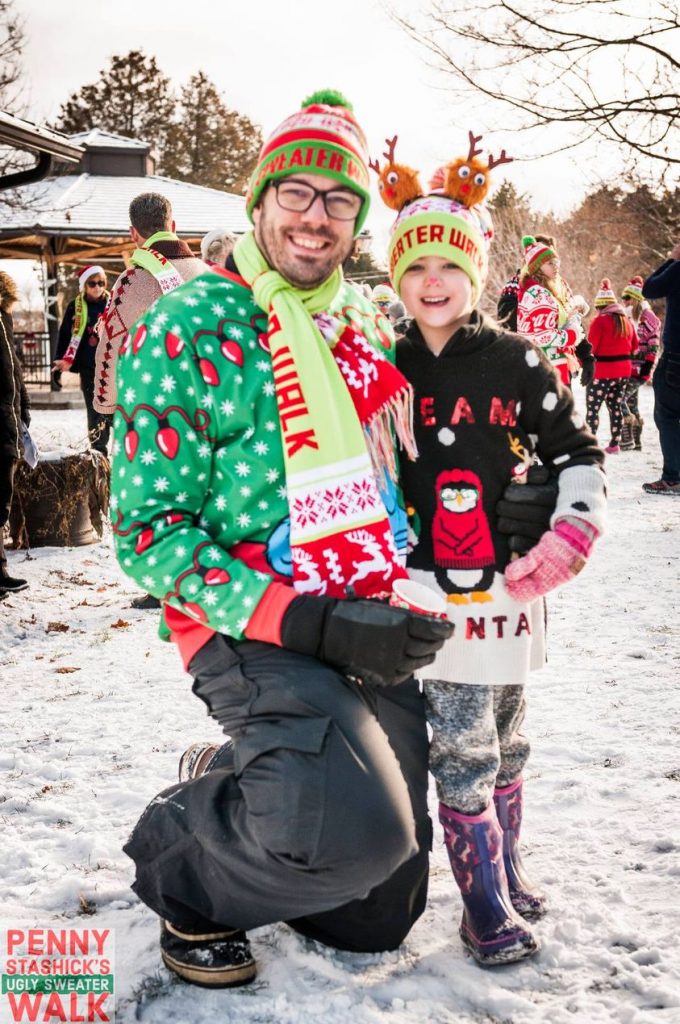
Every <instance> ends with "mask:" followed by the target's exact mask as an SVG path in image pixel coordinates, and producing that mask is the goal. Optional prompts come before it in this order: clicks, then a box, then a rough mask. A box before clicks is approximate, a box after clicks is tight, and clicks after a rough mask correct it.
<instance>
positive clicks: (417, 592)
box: [390, 579, 449, 619]
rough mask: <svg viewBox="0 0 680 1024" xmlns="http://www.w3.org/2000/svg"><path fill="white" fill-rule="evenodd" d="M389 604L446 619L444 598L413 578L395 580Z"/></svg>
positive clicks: (446, 612) (419, 613)
mask: <svg viewBox="0 0 680 1024" xmlns="http://www.w3.org/2000/svg"><path fill="white" fill-rule="evenodd" d="M390 604H391V605H392V606H393V607H394V608H408V610H409V611H411V612H417V613H418V615H430V616H432V617H434V618H435V619H448V617H449V616H448V611H447V604H446V598H445V597H444V596H443V595H442V594H438V593H437V591H436V590H432V589H431V588H430V587H426V586H425V584H424V583H416V581H415V580H408V579H406V580H395V582H394V583H393V584H392V596H391V597H390Z"/></svg>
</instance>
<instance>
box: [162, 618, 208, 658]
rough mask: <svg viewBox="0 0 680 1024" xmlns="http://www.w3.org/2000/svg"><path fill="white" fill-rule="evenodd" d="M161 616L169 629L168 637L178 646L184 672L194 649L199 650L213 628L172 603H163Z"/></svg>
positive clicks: (194, 651)
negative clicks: (174, 606) (186, 613)
mask: <svg viewBox="0 0 680 1024" xmlns="http://www.w3.org/2000/svg"><path fill="white" fill-rule="evenodd" d="M163 616H164V618H165V624H166V626H167V627H168V629H169V630H170V639H171V640H172V642H173V643H175V644H177V646H178V647H179V653H180V656H181V658H182V664H183V665H184V669H185V671H186V672H188V671H189V662H190V661H191V659H192V658H193V656H194V654H196V651H199V650H200V649H201V647H203V645H204V644H207V642H208V640H209V639H210V637H211V636H214V635H215V630H214V629H210V627H209V626H204V625H203V623H202V622H197V621H196V619H193V618H191V616H190V615H185V614H184V612H181V611H179V609H177V608H173V607H172V605H169V604H165V605H163Z"/></svg>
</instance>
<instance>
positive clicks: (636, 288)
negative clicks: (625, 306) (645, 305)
mask: <svg viewBox="0 0 680 1024" xmlns="http://www.w3.org/2000/svg"><path fill="white" fill-rule="evenodd" d="M643 284H644V281H643V280H642V278H641V277H631V279H630V281H629V282H628V284H627V285H626V287H625V288H624V289H623V291H622V292H621V298H622V299H633V300H634V301H635V302H643V301H644V295H643V294H642V285H643Z"/></svg>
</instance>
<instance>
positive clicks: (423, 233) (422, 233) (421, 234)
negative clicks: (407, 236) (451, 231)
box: [416, 224, 427, 245]
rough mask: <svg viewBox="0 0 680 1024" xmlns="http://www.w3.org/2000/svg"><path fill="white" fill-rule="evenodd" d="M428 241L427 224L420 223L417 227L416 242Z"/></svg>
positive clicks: (421, 243)
mask: <svg viewBox="0 0 680 1024" xmlns="http://www.w3.org/2000/svg"><path fill="white" fill-rule="evenodd" d="M426 242H427V224H419V225H418V227H417V228H416V244H417V245H425V243H426Z"/></svg>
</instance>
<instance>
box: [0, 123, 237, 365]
mask: <svg viewBox="0 0 680 1024" xmlns="http://www.w3.org/2000/svg"><path fill="white" fill-rule="evenodd" d="M67 141H68V143H69V144H70V146H71V150H72V152H75V153H76V154H77V153H78V152H80V154H81V155H80V159H79V162H78V164H77V167H76V168H75V169H74V168H73V164H70V165H67V164H61V165H60V164H59V163H58V162H57V163H56V172H57V173H56V174H54V175H53V176H50V177H46V178H43V180H41V181H35V182H31V183H29V184H24V185H19V187H18V188H15V189H14V193H13V195H14V203H13V206H12V207H11V208H9V209H7V210H6V211H5V212H4V216H3V222H2V224H1V225H0V259H28V260H40V261H42V262H43V263H44V265H45V269H46V272H47V273H46V278H47V280H48V282H50V283H49V285H48V299H49V298H54V297H56V289H57V284H56V277H57V274H56V270H57V266H58V265H59V264H71V265H73V266H75V267H78V266H85V265H87V264H89V263H95V262H96V263H100V264H101V265H102V266H104V267H105V268H106V269H107V270H108V269H109V268H110V271H111V272H112V274H115V273H117V272H118V271H119V270H120V269H122V267H123V265H124V262H125V255H126V254H127V253H130V252H132V249H133V248H134V243H133V242H132V240H131V238H130V234H129V227H130V220H129V215H128V210H129V206H130V201H131V200H132V199H134V197H135V196H137V195H139V194H140V193H141V192H160V193H162V195H164V196H166V197H167V199H169V200H170V203H171V204H172V209H173V214H174V217H175V222H176V225H177V234H178V235H179V236H180V238H183V239H184V240H185V241H187V242H188V243H189V245H191V247H192V248H193V249H194V250H195V251H196V252H197V251H198V249H199V245H200V240H201V238H202V237H203V235H205V234H206V233H207V232H208V231H211V230H213V229H214V228H224V229H226V230H227V231H231V232H234V233H235V234H242V233H243V232H244V231H246V230H247V228H248V219H247V216H246V211H245V199H244V197H243V196H238V195H234V194H233V193H231V192H222V191H220V190H218V189H213V188H204V187H203V186H200V185H192V184H190V183H189V182H185V181H175V180H173V179H172V178H165V177H162V176H160V175H157V174H155V173H154V170H155V161H154V157H153V154H152V153H151V148H150V145H149V143H147V142H143V141H140V140H138V139H128V138H124V137H122V136H120V135H113V134H111V133H109V132H104V131H101V130H100V129H97V128H94V129H92V130H91V131H88V132H80V133H78V134H77V135H71V136H69V137H68V140H67ZM68 158H69V159H71V160H72V159H73V156H72V155H71V154H70V155H69V157H68ZM52 159H53V161H54V160H57V161H58V160H59V154H58V153H55V154H54V155H53V158H52ZM59 172H61V173H59ZM50 293H51V294H50ZM49 333H50V346H49V349H50V351H49V352H46V353H45V359H46V362H47V363H49V359H50V353H51V352H54V347H55V344H56V333H57V323H56V321H54V320H51V321H49Z"/></svg>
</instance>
